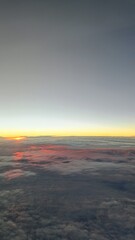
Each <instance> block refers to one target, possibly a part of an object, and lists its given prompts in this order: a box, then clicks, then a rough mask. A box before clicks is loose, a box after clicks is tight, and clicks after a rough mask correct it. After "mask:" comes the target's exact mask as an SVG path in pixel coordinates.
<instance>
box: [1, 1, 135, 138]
mask: <svg viewBox="0 0 135 240" xmlns="http://www.w3.org/2000/svg"><path fill="white" fill-rule="evenodd" d="M134 43H135V0H72V1H71V0H57V1H56V0H23V1H22V0H12V1H11V0H1V1H0V135H1V136H5V135H20V134H21V135H26V134H29V135H46V134H47V135H48V134H56V135H68V134H69V135H135V97H134V96H135V66H134V64H135V46H134V45H135V44H134Z"/></svg>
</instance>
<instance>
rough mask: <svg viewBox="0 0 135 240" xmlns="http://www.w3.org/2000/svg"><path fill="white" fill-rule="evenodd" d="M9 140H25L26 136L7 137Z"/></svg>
mask: <svg viewBox="0 0 135 240" xmlns="http://www.w3.org/2000/svg"><path fill="white" fill-rule="evenodd" d="M7 139H8V140H14V141H22V140H25V139H26V137H10V138H7Z"/></svg>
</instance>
